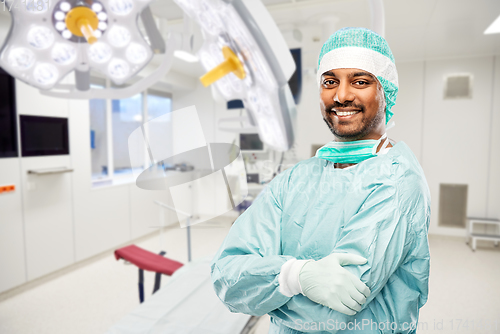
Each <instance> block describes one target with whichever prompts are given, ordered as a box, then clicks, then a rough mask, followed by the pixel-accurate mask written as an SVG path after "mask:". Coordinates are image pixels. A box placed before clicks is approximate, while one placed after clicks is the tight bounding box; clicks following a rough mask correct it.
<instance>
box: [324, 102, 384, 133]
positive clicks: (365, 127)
mask: <svg viewBox="0 0 500 334" xmlns="http://www.w3.org/2000/svg"><path fill="white" fill-rule="evenodd" d="M336 108H356V109H359V110H360V111H359V113H362V114H363V115H362V116H365V114H364V112H365V108H364V106H362V105H357V104H354V103H352V102H348V103H344V104H342V103H339V102H334V103H332V104H329V105H327V106H325V112H326V114H327V115H332V114H335V112H334V111H333V109H336ZM384 109H385V106H384V108H383V109H382V108H381V109H379V110H378V112H377V114H376V115H375V117H373V118H372V119H368V118H366V117H363V119H362V120H361V127H359V128H358V129H357V130H354V131H350V132H349V131H340V130H339V129H337V128H335V127H334V125H333V124H330V122H329V121H328V120H327V119H326V118H325V117H323V121H325V123H326V125H327V126H328V128H329V129H330V131H331V132H332V133H333V134H334V135H335V136H336V137H339V138H343V139H348V140H349V139H350V140H359V139H360V138H363V137H365V136H366V135H367V134H368V133H370V132H371V130H372V129H373V128H375V127H376V126H377V125H378V124H379V123H380V122H381V121H382V119H383V117H384V116H385V113H384ZM330 119H333V117H331V118H330ZM332 123H333V122H332Z"/></svg>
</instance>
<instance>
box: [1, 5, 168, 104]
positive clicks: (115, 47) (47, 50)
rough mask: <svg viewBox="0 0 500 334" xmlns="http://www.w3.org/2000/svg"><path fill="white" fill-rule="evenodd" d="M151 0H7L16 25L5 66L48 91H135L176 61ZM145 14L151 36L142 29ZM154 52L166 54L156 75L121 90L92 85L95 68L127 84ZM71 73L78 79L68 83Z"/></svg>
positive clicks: (78, 94) (93, 94)
mask: <svg viewBox="0 0 500 334" xmlns="http://www.w3.org/2000/svg"><path fill="white" fill-rule="evenodd" d="M150 2H151V0H85V1H81V0H61V1H57V0H50V1H49V0H38V1H33V0H10V1H9V0H7V1H6V2H5V7H6V9H8V10H9V12H10V13H11V16H12V25H11V28H10V31H9V34H8V36H7V38H6V41H5V43H4V45H3V47H2V49H1V52H0V66H1V67H2V68H4V69H5V70H6V71H7V72H9V74H11V75H12V76H14V77H16V78H18V79H19V80H22V81H24V82H26V83H27V84H29V85H31V86H33V87H36V88H39V89H40V90H41V92H42V93H43V94H45V95H50V96H56V97H63V98H83V99H85V98H123V97H128V96H131V95H133V94H135V93H137V92H140V91H142V90H144V89H145V88H147V87H149V86H151V85H152V84H153V83H154V82H156V81H158V80H159V79H161V77H162V76H163V75H165V74H166V72H167V71H168V70H169V68H170V66H171V63H172V54H173V50H166V47H165V42H164V41H163V39H162V37H161V35H160V33H159V32H158V30H157V28H156V25H155V23H154V19H153V16H152V14H151V10H150V9H149V3H150ZM139 17H140V18H141V21H142V24H143V26H144V30H145V35H143V34H142V33H141V31H140V29H139ZM170 44H173V45H175V43H170ZM154 53H164V54H165V56H164V59H163V61H162V63H161V65H160V66H159V68H158V70H157V71H154V72H153V73H152V74H151V75H150V76H148V77H146V78H143V79H141V80H139V82H137V83H135V84H133V85H131V86H128V87H124V88H121V89H94V88H90V70H96V71H97V72H100V73H101V74H102V75H103V76H104V77H106V78H109V79H110V80H111V81H112V82H113V83H114V84H115V85H122V84H124V83H125V82H127V80H129V79H130V78H132V77H134V76H135V75H137V73H139V72H140V71H141V70H142V69H143V68H144V67H145V66H146V65H147V64H148V63H149V62H150V61H151V59H152V58H153V54H154ZM71 72H74V73H75V84H74V85H72V84H64V83H62V79H63V78H64V77H65V76H66V75H67V74H69V73H71Z"/></svg>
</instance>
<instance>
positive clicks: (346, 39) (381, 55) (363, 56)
mask: <svg viewBox="0 0 500 334" xmlns="http://www.w3.org/2000/svg"><path fill="white" fill-rule="evenodd" d="M338 68H358V69H360V70H363V71H367V72H369V73H371V74H373V75H374V76H375V77H377V79H378V80H379V82H380V84H381V85H382V88H383V89H384V93H385V102H386V108H385V123H386V124H387V123H388V122H389V120H390V119H391V117H392V115H393V112H392V111H391V109H392V107H393V106H394V104H395V103H396V97H397V95H398V87H399V85H398V72H397V70H396V64H395V63H394V56H393V55H392V52H391V49H390V48H389V45H388V44H387V41H386V40H385V39H384V38H383V37H382V36H380V35H378V34H377V33H375V32H373V31H371V30H369V29H365V28H343V29H340V30H338V31H337V32H335V33H334V34H333V35H331V36H330V38H328V40H327V41H326V42H325V44H323V47H322V48H321V52H320V54H319V61H318V74H317V81H318V85H321V76H322V75H323V73H325V72H327V71H330V70H334V69H338Z"/></svg>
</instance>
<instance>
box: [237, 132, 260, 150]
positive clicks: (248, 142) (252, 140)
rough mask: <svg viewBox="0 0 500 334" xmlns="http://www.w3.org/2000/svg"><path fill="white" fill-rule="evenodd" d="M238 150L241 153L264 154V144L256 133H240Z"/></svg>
mask: <svg viewBox="0 0 500 334" xmlns="http://www.w3.org/2000/svg"><path fill="white" fill-rule="evenodd" d="M240 149H241V151H242V152H264V151H265V146H264V143H263V142H262V141H261V140H260V138H259V135H258V134H257V133H240Z"/></svg>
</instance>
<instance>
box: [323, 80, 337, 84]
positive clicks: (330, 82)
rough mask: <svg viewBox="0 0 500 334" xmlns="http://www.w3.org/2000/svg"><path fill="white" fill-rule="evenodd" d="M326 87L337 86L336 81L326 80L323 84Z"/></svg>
mask: <svg viewBox="0 0 500 334" xmlns="http://www.w3.org/2000/svg"><path fill="white" fill-rule="evenodd" d="M323 84H324V85H335V81H334V80H325V81H324V82H323Z"/></svg>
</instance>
